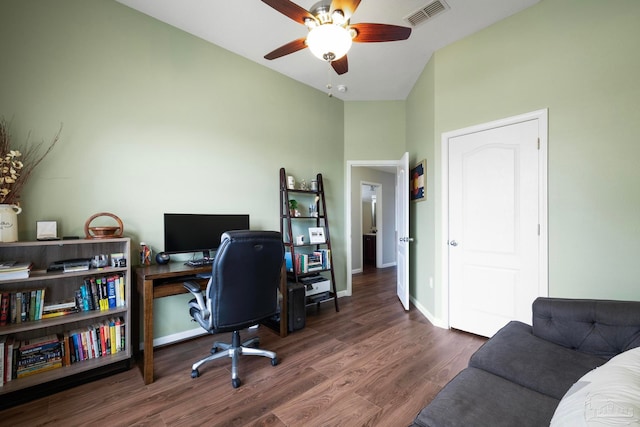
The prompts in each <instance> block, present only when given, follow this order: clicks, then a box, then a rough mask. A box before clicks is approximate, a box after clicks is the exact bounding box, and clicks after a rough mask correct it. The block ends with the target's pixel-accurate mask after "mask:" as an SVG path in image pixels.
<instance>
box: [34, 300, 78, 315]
mask: <svg viewBox="0 0 640 427" xmlns="http://www.w3.org/2000/svg"><path fill="white" fill-rule="evenodd" d="M78 311H79V310H78V306H77V305H76V302H75V300H73V301H63V302H57V303H49V304H44V307H43V308H42V318H43V319H50V318H52V317H59V316H66V315H67V314H73V313H77V312H78Z"/></svg>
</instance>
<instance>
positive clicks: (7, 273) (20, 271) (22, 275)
mask: <svg viewBox="0 0 640 427" xmlns="http://www.w3.org/2000/svg"><path fill="white" fill-rule="evenodd" d="M1 265H5V267H0V281H7V280H18V279H27V278H29V274H30V272H31V268H32V267H33V263H31V262H14V263H11V262H9V263H7V262H6V261H5V262H4V264H1Z"/></svg>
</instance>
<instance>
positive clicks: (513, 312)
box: [448, 120, 546, 337]
mask: <svg viewBox="0 0 640 427" xmlns="http://www.w3.org/2000/svg"><path fill="white" fill-rule="evenodd" d="M538 127H539V126H538V120H528V121H524V122H520V123H515V124H509V125H505V126H500V127H497V128H492V129H488V130H482V131H478V132H474V133H469V134H463V135H460V136H456V137H453V138H449V140H448V141H449V143H448V149H449V165H448V167H449V176H448V181H449V195H448V199H449V233H448V243H449V247H448V248H449V253H448V256H449V298H450V300H449V323H450V326H451V327H453V328H457V329H461V330H464V331H468V332H472V333H475V334H478V335H483V336H487V337H490V336H492V335H493V334H494V333H495V332H496V331H497V330H498V329H500V328H501V327H502V326H504V325H505V324H506V323H507V322H508V321H510V320H520V321H523V322H525V323H529V324H531V303H532V302H533V300H534V299H535V298H536V297H537V296H539V295H540V289H541V287H540V281H541V278H540V272H541V271H544V269H541V268H540V263H541V262H544V263H545V265H546V260H544V261H543V260H540V251H539V245H540V242H541V240H540V236H539V233H540V225H539V224H540V219H539V213H540V206H539V191H540V189H539V183H540V182H541V180H540V179H539V162H540V159H539V153H540V151H539V129H538ZM545 165H546V163H545ZM544 281H545V282H546V279H544Z"/></svg>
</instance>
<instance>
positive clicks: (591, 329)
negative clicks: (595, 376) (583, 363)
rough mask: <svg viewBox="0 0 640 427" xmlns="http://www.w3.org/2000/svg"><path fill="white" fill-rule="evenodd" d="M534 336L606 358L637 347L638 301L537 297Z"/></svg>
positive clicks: (639, 331) (639, 342)
mask: <svg viewBox="0 0 640 427" xmlns="http://www.w3.org/2000/svg"><path fill="white" fill-rule="evenodd" d="M533 334H534V335H535V336H537V337H540V338H543V339H545V340H547V341H551V342H553V343H555V344H558V345H561V346H564V347H567V348H571V349H574V350H578V351H581V352H584V353H589V354H593V355H596V356H600V357H604V358H607V359H609V358H611V357H613V356H615V355H616V354H619V353H621V352H623V351H626V350H629V349H631V348H635V347H640V302H638V301H610V300H592V299H565V298H537V299H536V300H535V301H534V302H533Z"/></svg>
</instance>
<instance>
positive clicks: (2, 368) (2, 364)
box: [0, 335, 7, 387]
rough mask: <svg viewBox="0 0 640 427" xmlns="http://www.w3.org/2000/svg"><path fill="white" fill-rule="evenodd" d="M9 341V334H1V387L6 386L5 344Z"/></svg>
mask: <svg viewBox="0 0 640 427" xmlns="http://www.w3.org/2000/svg"><path fill="white" fill-rule="evenodd" d="M6 343H7V336H6V335H3V336H0V387H2V386H4V382H5V381H4V369H5V364H6V359H5V356H4V355H5V351H4V348H5V345H6Z"/></svg>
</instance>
